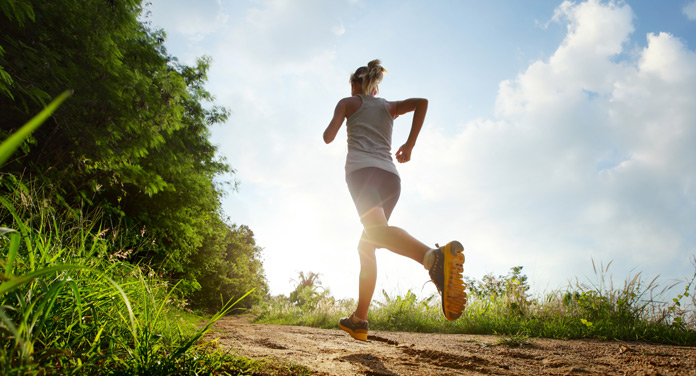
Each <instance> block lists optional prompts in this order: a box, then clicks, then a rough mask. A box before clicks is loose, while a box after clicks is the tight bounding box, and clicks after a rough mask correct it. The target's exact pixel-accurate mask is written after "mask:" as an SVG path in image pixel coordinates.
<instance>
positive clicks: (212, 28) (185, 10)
mask: <svg viewBox="0 0 696 376" xmlns="http://www.w3.org/2000/svg"><path fill="white" fill-rule="evenodd" d="M186 3H188V2H187V1H185V0H168V1H166V2H154V3H152V5H151V6H150V8H151V12H152V20H153V23H154V24H155V26H158V27H161V28H164V29H165V30H166V31H167V32H168V33H170V34H171V33H178V34H181V35H183V36H184V37H185V38H186V39H188V40H189V41H190V42H199V41H201V40H202V39H203V38H204V37H205V36H206V35H208V34H211V33H214V32H216V31H218V30H220V29H222V28H223V27H224V25H225V24H226V23H227V21H228V20H229V18H230V16H229V15H227V14H226V13H224V12H223V11H222V4H221V3H220V0H201V1H197V2H196V6H195V7H187V6H185V5H186Z"/></svg>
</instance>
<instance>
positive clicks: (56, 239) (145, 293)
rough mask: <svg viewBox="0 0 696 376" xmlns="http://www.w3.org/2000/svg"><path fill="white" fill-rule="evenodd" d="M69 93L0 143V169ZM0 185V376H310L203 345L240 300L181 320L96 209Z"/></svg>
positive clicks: (165, 287)
mask: <svg viewBox="0 0 696 376" xmlns="http://www.w3.org/2000/svg"><path fill="white" fill-rule="evenodd" d="M69 95H70V92H65V93H63V94H62V95H60V96H59V97H58V98H57V99H56V100H54V101H53V102H52V103H51V104H49V105H48V106H47V108H46V109H44V110H43V111H42V112H41V113H40V114H38V115H37V116H36V117H34V118H33V119H31V120H30V121H29V122H28V123H27V124H25V125H24V126H23V127H22V128H20V130H19V131H17V132H16V133H14V134H13V135H11V136H10V137H9V138H8V139H7V140H5V141H4V142H2V144H0V165H2V164H4V163H5V162H6V161H7V160H8V159H9V158H10V156H11V155H12V153H13V152H14V151H15V150H16V149H17V148H18V147H19V146H20V145H21V144H22V142H24V140H25V139H26V138H27V137H28V136H29V135H30V134H31V133H32V132H33V131H34V130H35V129H36V128H38V127H39V126H40V125H41V124H42V123H43V122H44V121H45V120H46V119H47V118H48V117H49V116H50V115H51V113H53V112H54V111H55V110H56V109H57V108H58V107H59V106H60V104H61V103H62V102H63V101H64V100H65V99H67V98H68V97H69ZM0 185H1V186H2V188H3V191H4V192H9V194H6V195H4V196H0V226H2V227H0V246H1V247H2V248H1V251H0V375H54V374H55V375H76V374H77V375H82V374H90V375H241V374H243V375H305V374H309V373H310V371H309V370H308V369H306V368H305V367H303V366H299V365H295V364H291V363H284V362H275V361H274V362H272V361H268V360H261V361H257V360H253V359H248V358H244V357H240V356H236V355H234V354H230V353H228V352H225V351H223V350H221V349H218V348H216V346H215V343H211V342H205V341H203V336H204V335H205V334H206V333H207V332H208V331H209V330H210V327H211V325H212V324H213V323H214V322H215V321H216V320H218V319H219V318H221V317H222V315H224V314H226V313H228V312H229V311H230V309H231V308H232V307H233V306H234V305H235V304H236V303H237V302H238V301H239V300H238V301H237V302H232V301H230V302H228V303H227V304H225V305H224V307H223V308H222V309H221V311H220V312H218V313H217V314H215V315H214V316H213V317H211V318H210V319H208V320H207V322H201V318H200V317H199V316H196V315H192V314H189V313H186V312H184V311H183V310H182V308H183V307H182V304H181V303H182V301H181V300H179V299H176V296H175V291H176V286H171V285H170V284H169V283H168V282H167V281H165V280H164V279H162V278H160V277H159V276H157V274H156V273H155V272H154V271H153V270H150V269H148V268H145V267H141V266H136V265H132V264H129V263H127V262H125V261H123V260H122V259H124V258H125V255H127V254H128V253H130V252H131V251H132V250H124V249H118V247H117V244H118V242H117V239H118V232H119V230H118V229H109V228H102V227H101V222H100V214H99V212H98V211H94V212H91V213H85V210H84V209H80V208H78V209H75V208H67V207H64V208H60V209H57V208H56V207H54V206H53V205H52V204H51V203H50V202H49V201H48V200H46V199H44V198H43V197H42V196H41V194H40V192H41V190H40V189H36V188H33V187H27V185H25V184H24V183H23V182H22V181H20V180H18V179H17V178H16V177H14V176H12V175H0ZM247 295H248V294H247ZM245 296H246V295H245ZM245 296H243V297H242V298H244V297H245ZM242 298H240V300H241V299H242Z"/></svg>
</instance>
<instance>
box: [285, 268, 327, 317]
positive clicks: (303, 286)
mask: <svg viewBox="0 0 696 376" xmlns="http://www.w3.org/2000/svg"><path fill="white" fill-rule="evenodd" d="M296 283H297V285H296V286H295V290H293V291H292V292H291V293H290V296H289V298H290V302H292V303H293V304H295V305H296V306H298V307H300V309H307V308H308V307H312V308H313V307H316V305H317V303H318V302H319V301H320V300H322V299H325V298H327V297H329V296H330V292H329V290H328V289H325V288H323V287H322V286H321V281H320V280H319V274H318V273H314V272H307V274H306V275H305V273H304V272H300V273H299V278H298V280H297V281H296ZM320 290H321V291H320Z"/></svg>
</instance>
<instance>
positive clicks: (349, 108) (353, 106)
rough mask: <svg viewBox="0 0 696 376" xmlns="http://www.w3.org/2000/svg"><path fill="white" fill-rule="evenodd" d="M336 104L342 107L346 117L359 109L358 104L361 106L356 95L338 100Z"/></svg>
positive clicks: (360, 100) (360, 101)
mask: <svg viewBox="0 0 696 376" xmlns="http://www.w3.org/2000/svg"><path fill="white" fill-rule="evenodd" d="M338 105H339V106H342V107H343V109H344V112H345V114H346V118H349V117H350V116H351V115H353V114H354V113H355V111H357V110H359V109H360V106H362V99H360V97H359V96H357V95H355V96H352V97H346V98H343V99H341V100H340V101H338Z"/></svg>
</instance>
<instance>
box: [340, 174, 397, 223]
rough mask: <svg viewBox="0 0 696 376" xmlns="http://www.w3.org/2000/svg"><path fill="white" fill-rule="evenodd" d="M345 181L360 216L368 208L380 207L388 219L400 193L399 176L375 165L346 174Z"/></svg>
mask: <svg viewBox="0 0 696 376" xmlns="http://www.w3.org/2000/svg"><path fill="white" fill-rule="evenodd" d="M346 183H348V190H349V191H350V195H351V197H353V202H354V203H355V208H356V209H358V214H360V218H362V216H363V215H364V214H365V213H367V212H368V211H369V210H370V209H373V208H376V207H382V209H383V210H384V215H385V216H386V217H387V219H389V217H390V216H391V213H392V211H393V210H394V206H396V203H397V201H399V195H401V178H399V176H398V175H396V174H394V173H392V172H389V171H386V170H382V169H381V168H377V167H366V168H361V169H359V170H356V171H353V172H351V173H350V174H348V175H346Z"/></svg>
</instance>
